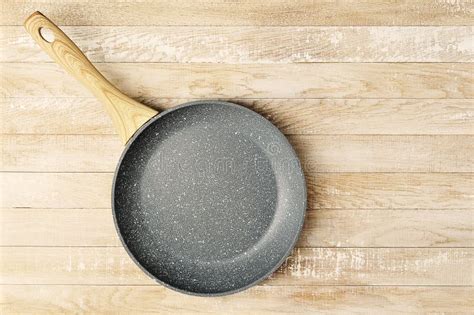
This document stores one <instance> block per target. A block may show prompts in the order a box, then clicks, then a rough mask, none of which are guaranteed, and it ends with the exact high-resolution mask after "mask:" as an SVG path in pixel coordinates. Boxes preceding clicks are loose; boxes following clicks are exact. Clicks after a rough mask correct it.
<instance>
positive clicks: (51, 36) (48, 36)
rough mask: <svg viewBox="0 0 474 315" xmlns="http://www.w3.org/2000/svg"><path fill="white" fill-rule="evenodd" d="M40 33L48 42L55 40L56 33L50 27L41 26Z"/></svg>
mask: <svg viewBox="0 0 474 315" xmlns="http://www.w3.org/2000/svg"><path fill="white" fill-rule="evenodd" d="M39 34H40V36H41V38H42V39H44V40H45V41H47V42H48V43H52V42H54V33H53V31H52V30H50V29H49V28H45V27H42V28H40V29H39Z"/></svg>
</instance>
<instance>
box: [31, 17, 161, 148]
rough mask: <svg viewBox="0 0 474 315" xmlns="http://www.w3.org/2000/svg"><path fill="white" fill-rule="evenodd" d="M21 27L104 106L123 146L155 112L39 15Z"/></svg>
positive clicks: (51, 23)
mask: <svg viewBox="0 0 474 315" xmlns="http://www.w3.org/2000/svg"><path fill="white" fill-rule="evenodd" d="M24 25H25V28H26V30H27V31H28V33H30V35H31V36H32V37H33V39H34V40H35V41H36V42H37V43H38V44H39V45H40V46H41V48H43V50H44V51H46V52H47V53H48V54H49V56H50V57H51V58H52V59H53V60H54V61H56V63H58V64H59V65H61V66H62V67H63V68H64V69H65V70H66V71H67V72H68V73H69V74H71V75H72V76H74V77H75V78H76V79H77V80H79V81H80V82H81V83H82V84H83V85H84V86H85V87H87V88H88V89H89V90H90V91H91V92H92V93H93V94H94V95H95V96H96V97H97V98H98V99H99V100H100V101H101V102H102V103H103V104H104V105H105V108H106V109H107V112H108V113H109V115H110V117H111V118H112V121H113V123H114V125H115V128H116V129H117V132H118V133H119V135H120V138H121V139H122V141H123V143H126V142H127V141H128V139H130V137H131V136H133V134H134V133H135V132H136V131H137V129H138V128H140V127H141V126H142V125H143V124H144V123H145V122H147V121H148V120H149V119H150V118H151V117H153V116H155V115H156V114H157V113H158V112H157V111H155V110H154V109H151V108H149V107H147V106H145V105H143V104H141V103H139V102H137V101H135V100H133V99H131V98H130V97H128V96H126V95H125V94H123V93H122V92H120V91H119V90H118V89H117V88H116V87H114V86H113V85H112V84H111V83H110V82H109V81H108V80H107V79H106V78H105V77H104V76H103V75H102V74H101V73H100V72H99V71H98V70H97V69H96V68H95V67H94V66H93V65H92V63H91V62H90V61H89V60H88V59H87V57H86V56H85V55H84V54H83V53H82V51H81V50H80V49H79V48H78V47H77V46H76V44H74V42H73V41H72V40H71V39H70V38H69V37H67V35H66V34H64V32H63V31H61V29H59V27H57V26H56V25H55V24H54V23H53V22H51V21H50V20H49V19H48V18H46V17H45V16H44V15H43V14H41V13H40V12H35V13H33V14H32V15H31V16H30V17H29V18H28V19H26V21H25V24H24ZM42 29H43V30H42ZM45 30H49V31H50V32H51V33H52V35H54V39H49V38H47V37H46V36H45V35H44V34H43V35H42V32H43V33H45ZM43 36H45V38H44V37H43Z"/></svg>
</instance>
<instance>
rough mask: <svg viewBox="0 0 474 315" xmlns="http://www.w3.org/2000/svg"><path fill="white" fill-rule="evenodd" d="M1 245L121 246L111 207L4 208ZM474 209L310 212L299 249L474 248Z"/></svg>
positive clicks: (0, 212) (2, 211) (299, 242)
mask: <svg viewBox="0 0 474 315" xmlns="http://www.w3.org/2000/svg"><path fill="white" fill-rule="evenodd" d="M0 216H1V218H2V221H3V229H2V232H1V238H0V246H112V247H113V246H116V247H120V246H121V243H120V241H119V239H118V236H117V232H116V231H115V227H114V223H113V218H112V211H111V209H33V208H31V209H23V208H16V209H0ZM473 230H474V211H473V210H454V209H451V210H435V209H429V210H412V209H406V210H387V209H385V210H357V209H356V210H350V209H342V210H317V211H314V210H309V211H308V212H307V214H306V219H305V224H304V228H303V231H302V234H301V236H300V239H299V241H298V244H297V246H298V247H300V248H304V247H472V246H473V245H474V232H473Z"/></svg>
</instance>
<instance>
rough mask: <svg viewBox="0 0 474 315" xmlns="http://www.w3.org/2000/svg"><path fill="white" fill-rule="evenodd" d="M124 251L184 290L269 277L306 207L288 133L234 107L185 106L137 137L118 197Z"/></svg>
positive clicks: (220, 288)
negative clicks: (285, 135) (285, 134)
mask: <svg viewBox="0 0 474 315" xmlns="http://www.w3.org/2000/svg"><path fill="white" fill-rule="evenodd" d="M112 207H113V213H114V218H115V223H116V227H117V230H118V232H119V235H120V237H121V240H122V242H123V244H124V245H125V248H126V249H127V251H128V252H129V254H130V255H131V256H132V258H133V259H134V260H135V262H136V263H137V264H138V265H139V266H141V267H142V269H143V270H144V271H145V272H147V273H148V274H149V275H150V276H151V277H153V278H155V279H156V280H157V281H158V282H160V283H162V284H165V285H167V286H169V287H171V288H174V289H176V290H178V291H181V292H185V293H190V294H198V295H222V294H228V293H232V292H236V291H240V290H242V289H245V288H247V287H249V286H251V285H253V284H256V283H257V282H259V281H260V280H263V279H264V278H265V277H267V276H268V275H270V273H271V272H273V271H274V270H275V269H276V268H277V267H278V266H279V265H280V264H281V263H282V262H283V260H284V259H285V257H286V256H287V255H288V254H289V253H290V251H291V249H292V247H293V246H294V244H295V243H296V240H297V237H298V235H299V232H300V230H301V228H302V223H303V219H304V213H305V208H306V187H305V181H304V176H303V173H302V170H301V167H300V164H299V161H298V158H297V156H296V154H295V152H294V151H293V149H292V147H291V145H290V144H289V143H288V141H287V139H286V138H285V137H284V136H283V134H282V133H281V132H280V131H279V130H278V129H277V128H276V127H275V126H273V125H272V124H271V123H270V122H269V121H267V120H266V119H265V118H263V117H262V116H260V115H258V114H257V113H255V112H253V111H251V110H249V109H246V108H245V107H242V106H238V105H235V104H231V103H227V102H216V101H200V102H193V103H187V104H184V105H181V106H179V107H177V108H174V109H172V110H169V111H167V112H163V113H162V114H160V115H159V116H157V117H154V118H153V119H151V120H150V121H149V122H148V123H147V124H146V125H145V126H143V127H142V128H141V129H140V130H139V131H138V132H137V133H136V134H135V135H134V137H133V138H132V139H131V140H130V141H129V144H128V145H127V147H126V149H125V151H124V153H123V155H122V157H121V160H120V163H119V166H118V167H117V170H116V174H115V178H114V188H113V192H112Z"/></svg>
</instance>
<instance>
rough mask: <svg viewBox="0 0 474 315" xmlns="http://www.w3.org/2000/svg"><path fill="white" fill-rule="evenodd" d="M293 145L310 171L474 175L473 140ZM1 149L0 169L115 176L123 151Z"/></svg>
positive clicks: (49, 142) (305, 140)
mask: <svg viewBox="0 0 474 315" xmlns="http://www.w3.org/2000/svg"><path fill="white" fill-rule="evenodd" d="M289 140H290V142H291V143H292V144H293V147H294V148H295V150H296V152H297V153H298V155H299V157H300V158H301V163H302V165H303V167H304V169H305V170H306V172H473V171H474V136H464V135H456V136H454V135H450V136H433V135H430V136H386V135H385V136H379V135H378V136H360V135H351V136H348V135H332V136H326V135H324V136H323V135H318V136H317V135H294V136H290V137H289ZM0 147H1V149H0V151H1V153H2V158H1V161H0V170H2V171H34V172H113V171H114V170H115V168H116V164H117V161H118V159H119V157H120V154H121V152H122V150H123V145H122V143H121V142H120V139H119V137H118V136H116V135H0ZM164 162H165V163H167V162H169V161H168V160H166V159H165V160H164ZM211 162H212V161H211Z"/></svg>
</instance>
